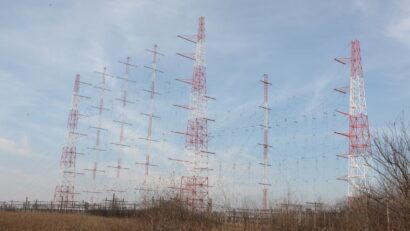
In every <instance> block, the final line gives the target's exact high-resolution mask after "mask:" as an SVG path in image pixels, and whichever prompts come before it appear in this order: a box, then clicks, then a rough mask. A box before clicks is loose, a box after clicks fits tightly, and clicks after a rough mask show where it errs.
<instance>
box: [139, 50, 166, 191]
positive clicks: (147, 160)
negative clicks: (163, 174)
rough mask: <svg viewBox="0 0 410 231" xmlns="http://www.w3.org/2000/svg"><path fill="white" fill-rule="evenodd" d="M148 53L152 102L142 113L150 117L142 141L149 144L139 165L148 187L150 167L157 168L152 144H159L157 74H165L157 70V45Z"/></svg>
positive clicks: (144, 182)
mask: <svg viewBox="0 0 410 231" xmlns="http://www.w3.org/2000/svg"><path fill="white" fill-rule="evenodd" d="M146 51H148V52H150V53H152V64H151V67H148V66H144V67H145V68H147V69H150V70H151V71H152V74H151V87H150V89H149V90H148V89H144V91H146V92H148V93H149V96H150V102H149V112H148V113H141V115H143V116H146V117H148V125H147V135H146V136H145V137H141V138H140V139H143V140H145V141H146V142H147V145H146V154H145V162H143V163H137V164H141V165H144V166H145V174H144V181H143V185H144V186H146V184H147V178H148V175H149V167H150V166H157V165H155V164H152V163H151V155H152V153H151V152H152V142H159V141H158V140H154V139H152V120H153V118H156V119H159V116H157V115H155V95H159V94H160V93H159V92H157V90H156V85H155V83H156V79H157V73H163V72H162V71H161V70H159V69H157V56H158V55H162V56H163V54H162V53H159V52H158V46H157V45H156V44H155V45H154V47H153V49H146ZM146 189H147V188H145V187H144V188H143V190H146Z"/></svg>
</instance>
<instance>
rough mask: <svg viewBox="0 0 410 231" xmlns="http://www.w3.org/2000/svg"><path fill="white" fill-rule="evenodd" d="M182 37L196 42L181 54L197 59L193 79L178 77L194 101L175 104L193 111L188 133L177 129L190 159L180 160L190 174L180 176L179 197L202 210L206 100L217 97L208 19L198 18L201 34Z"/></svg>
mask: <svg viewBox="0 0 410 231" xmlns="http://www.w3.org/2000/svg"><path fill="white" fill-rule="evenodd" d="M178 37H179V38H182V39H184V40H187V41H189V42H192V43H195V44H196V50H195V53H194V54H182V53H177V54H178V55H180V56H182V57H185V58H188V59H191V60H193V61H194V66H193V74H192V79H177V80H178V81H180V82H183V83H187V84H190V85H191V102H190V104H189V105H188V106H186V105H182V106H181V105H175V106H177V107H181V108H184V109H188V110H190V115H189V119H188V122H187V129H186V132H175V133H179V134H183V135H185V137H186V139H185V150H186V153H187V155H188V158H189V160H179V162H183V163H185V164H186V165H188V171H189V175H188V176H182V177H181V185H180V196H181V198H182V199H183V200H184V201H185V202H186V203H187V205H188V206H189V207H190V208H192V209H198V210H203V209H205V208H207V206H208V203H209V179H208V172H209V171H210V170H211V169H209V168H208V158H209V154H215V153H213V152H209V151H208V138H209V137H208V121H213V120H211V119H209V118H207V102H208V99H214V98H212V97H209V96H207V86H206V74H205V72H206V69H205V57H204V49H205V18H204V17H200V18H199V26H198V33H197V34H196V35H194V36H185V35H179V36H178Z"/></svg>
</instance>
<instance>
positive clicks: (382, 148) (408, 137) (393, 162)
mask: <svg viewBox="0 0 410 231" xmlns="http://www.w3.org/2000/svg"><path fill="white" fill-rule="evenodd" d="M367 164H368V165H369V166H370V168H371V169H372V171H373V173H374V174H373V175H374V179H375V181H374V184H373V185H372V187H371V188H370V191H369V192H367V194H368V195H367V196H368V197H369V198H370V199H372V200H373V201H375V202H376V203H378V204H379V206H378V207H377V208H379V209H380V208H383V210H384V211H385V212H384V214H385V217H386V225H387V227H386V228H387V230H408V229H409V228H410V124H406V123H405V122H404V120H401V121H400V122H399V123H393V124H391V125H390V126H389V127H388V128H387V129H385V130H383V131H381V132H377V133H375V134H373V148H372V159H371V160H370V159H368V160H367ZM380 205H382V206H380Z"/></svg>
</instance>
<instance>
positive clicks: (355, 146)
mask: <svg viewBox="0 0 410 231" xmlns="http://www.w3.org/2000/svg"><path fill="white" fill-rule="evenodd" d="M335 60H336V61H338V62H339V63H342V64H347V63H349V64H350V86H349V87H347V88H337V89H335V90H336V91H338V92H340V93H344V94H347V93H348V92H349V113H346V112H341V111H338V112H339V113H341V114H343V115H345V116H347V117H348V118H349V132H348V133H347V134H346V133H339V132H336V133H337V134H340V135H343V136H346V137H347V138H348V139H349V153H348V154H347V155H339V156H341V157H345V158H347V159H348V173H347V177H344V178H342V179H343V180H347V182H348V190H347V197H348V200H349V201H351V200H352V199H354V198H355V197H357V196H358V195H359V193H360V192H365V191H367V190H368V187H369V184H370V183H371V179H370V178H371V174H370V168H369V166H368V164H369V162H370V161H371V147H370V144H371V140H370V131H369V121H368V114H367V106H366V95H365V90H364V78H363V70H362V62H361V54H360V42H359V41H358V40H354V41H352V42H351V57H350V58H337V59H335Z"/></svg>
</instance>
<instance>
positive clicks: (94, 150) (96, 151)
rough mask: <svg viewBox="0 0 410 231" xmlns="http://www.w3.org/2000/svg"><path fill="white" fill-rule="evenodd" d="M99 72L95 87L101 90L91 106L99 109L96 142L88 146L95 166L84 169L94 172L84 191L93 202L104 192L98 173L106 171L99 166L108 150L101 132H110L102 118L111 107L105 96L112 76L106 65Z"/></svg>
mask: <svg viewBox="0 0 410 231" xmlns="http://www.w3.org/2000/svg"><path fill="white" fill-rule="evenodd" d="M97 74H99V75H100V76H101V81H99V82H98V83H97V84H95V86H94V88H95V89H97V90H98V91H99V98H98V103H97V105H93V106H91V107H92V108H93V109H96V110H98V114H97V121H96V123H95V125H93V126H90V128H91V129H94V130H95V143H94V145H93V146H91V147H89V148H88V149H89V150H90V152H91V154H92V156H93V157H92V158H93V167H91V168H85V169H84V171H89V172H91V173H92V184H91V186H89V187H90V189H87V190H85V191H84V192H85V193H87V194H90V195H91V196H90V202H91V203H93V202H94V199H95V196H96V195H98V194H101V193H102V192H101V191H100V190H97V183H96V176H97V173H105V171H104V170H102V169H99V168H98V160H99V158H100V155H101V153H104V152H106V151H107V150H105V149H103V148H102V147H101V133H102V132H103V133H104V132H108V129H107V128H105V127H103V123H102V119H103V112H104V111H109V109H108V108H107V107H105V104H104V96H105V93H106V92H109V91H111V90H110V89H108V88H107V85H106V77H107V76H110V75H108V74H107V68H106V67H104V68H103V71H102V72H97Z"/></svg>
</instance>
